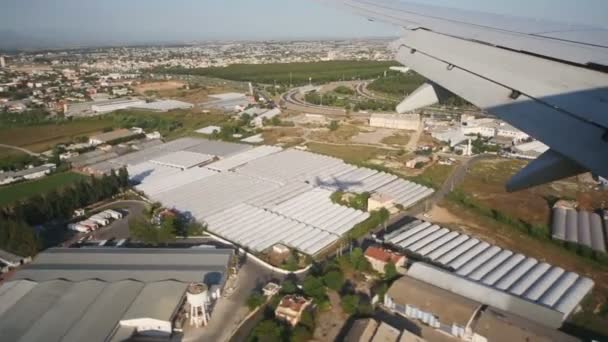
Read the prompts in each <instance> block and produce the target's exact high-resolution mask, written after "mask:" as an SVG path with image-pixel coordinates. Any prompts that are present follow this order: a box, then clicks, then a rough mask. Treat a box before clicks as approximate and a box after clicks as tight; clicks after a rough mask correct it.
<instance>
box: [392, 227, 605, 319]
mask: <svg viewBox="0 0 608 342" xmlns="http://www.w3.org/2000/svg"><path fill="white" fill-rule="evenodd" d="M384 242H385V243H387V244H389V245H392V246H395V247H396V248H399V249H402V250H405V251H407V252H408V253H410V254H411V255H413V256H416V257H418V258H422V259H423V260H427V261H430V262H432V263H434V264H436V265H439V266H441V267H443V268H445V269H447V270H451V271H452V272H450V271H444V270H443V269H440V268H436V267H431V266H427V265H426V264H423V263H415V264H414V266H412V267H411V268H410V270H409V271H408V275H410V276H411V277H413V278H416V279H418V280H421V281H424V282H426V283H429V284H432V285H434V286H437V287H439V288H442V289H445V290H448V291H450V292H453V293H456V294H459V295H461V296H464V297H466V298H468V299H472V300H474V301H478V302H481V303H485V304H488V305H490V306H492V307H494V308H497V309H500V310H504V311H506V312H510V313H513V314H516V315H519V316H521V317H525V318H527V319H529V320H531V321H534V322H537V323H539V324H542V325H545V326H549V327H552V328H559V327H560V326H561V325H562V322H563V321H564V320H566V319H567V318H568V317H569V316H570V315H571V314H572V313H573V312H574V311H575V309H576V308H577V307H578V305H579V304H580V302H581V301H582V300H583V298H585V296H586V295H587V294H588V293H589V292H590V291H591V290H592V288H593V286H594V283H593V281H592V280H591V279H589V278H587V277H583V276H579V275H578V274H576V273H572V272H567V271H565V270H564V269H562V268H560V267H554V266H551V265H549V264H547V263H545V262H542V261H539V260H536V259H534V258H528V257H526V256H524V255H522V254H516V253H513V252H512V251H509V250H506V249H502V248H500V247H498V246H493V245H491V244H489V243H487V242H484V241H480V240H478V239H475V238H473V237H471V236H468V235H465V234H460V233H457V232H453V231H450V230H449V229H447V228H442V227H440V226H438V225H433V224H431V223H429V222H422V221H419V220H416V221H413V222H410V223H408V224H407V225H405V226H404V227H402V228H401V229H398V230H396V231H393V232H391V233H389V234H387V235H386V236H385V237H384Z"/></svg>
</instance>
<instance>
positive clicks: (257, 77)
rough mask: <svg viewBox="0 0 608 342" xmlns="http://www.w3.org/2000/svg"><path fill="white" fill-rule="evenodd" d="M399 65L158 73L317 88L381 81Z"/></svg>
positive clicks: (289, 66)
mask: <svg viewBox="0 0 608 342" xmlns="http://www.w3.org/2000/svg"><path fill="white" fill-rule="evenodd" d="M396 65H398V64H397V63H396V62H376V61H330V62H309V63H276V64H234V65H230V66H228V67H225V68H203V69H184V68H169V69H160V70H156V72H159V73H166V74H176V75H201V76H209V77H215V78H222V79H227V80H233V81H244V82H255V83H263V84H273V83H274V82H276V83H279V84H292V85H305V84H308V83H309V79H312V82H313V83H315V84H320V83H327V82H334V81H339V80H354V79H371V78H377V77H380V76H381V75H383V74H384V72H385V71H386V70H387V69H388V68H389V67H391V66H396Z"/></svg>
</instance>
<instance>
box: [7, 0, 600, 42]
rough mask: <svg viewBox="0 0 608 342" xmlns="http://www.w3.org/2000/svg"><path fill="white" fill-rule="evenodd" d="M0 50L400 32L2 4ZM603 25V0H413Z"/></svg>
mask: <svg viewBox="0 0 608 342" xmlns="http://www.w3.org/2000/svg"><path fill="white" fill-rule="evenodd" d="M0 1H1V2H2V4H0V8H1V9H2V11H0V48H3V49H5V50H6V49H13V50H16V49H43V48H69V47H95V46H123V45H146V44H186V43H193V42H203V41H224V40H234V41H252V40H255V41H260V40H312V39H315V40H321V39H353V38H377V37H394V36H397V35H398V33H399V28H397V27H394V26H389V25H385V24H382V23H377V22H370V21H368V20H366V19H365V18H363V17H360V16H357V15H354V14H351V13H348V11H345V10H341V9H340V10H338V9H336V8H334V7H332V6H328V5H326V4H323V2H327V0H287V1H285V0H255V1H252V0H222V1H217V0H174V1H171V2H168V1H162V0H106V1H92V0H56V1H48V0H0ZM416 2H420V3H426V4H431V5H443V6H450V7H455V8H464V9H475V10H480V11H485V12H492V13H498V14H508V15H519V16H526V17H531V18H537V19H543V20H557V21H566V22H569V23H576V24H589V25H594V26H601V27H606V26H607V25H608V1H604V0H585V1H572V0H537V1H534V2H533V3H529V2H528V0H512V1H509V2H508V3H506V2H504V1H502V0H488V1H484V2H481V3H480V2H479V1H478V0H426V1H425V0H416Z"/></svg>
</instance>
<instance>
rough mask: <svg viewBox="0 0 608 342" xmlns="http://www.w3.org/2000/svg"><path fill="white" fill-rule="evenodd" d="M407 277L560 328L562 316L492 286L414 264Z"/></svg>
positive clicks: (425, 265) (434, 268) (422, 264)
mask: <svg viewBox="0 0 608 342" xmlns="http://www.w3.org/2000/svg"><path fill="white" fill-rule="evenodd" d="M407 274H408V276H410V277H412V278H415V279H418V280H421V281H423V282H426V283H429V284H431V285H433V286H437V287H439V288H442V289H444V290H447V291H450V292H452V293H455V294H458V295H461V296H463V297H465V298H469V299H471V300H474V301H476V302H479V303H484V304H488V305H490V306H492V307H494V308H497V309H500V310H504V311H506V312H510V313H513V314H516V315H518V316H521V317H524V318H526V319H529V320H531V321H534V322H537V323H539V324H541V325H545V326H548V327H551V328H554V329H558V328H559V327H561V325H562V320H563V313H561V312H558V311H556V310H553V309H550V308H548V307H545V306H542V305H538V304H536V303H534V302H530V301H527V300H525V299H522V298H520V297H517V296H513V295H510V294H507V293H505V292H502V291H499V290H496V289H494V288H492V287H488V286H485V285H483V284H480V283H477V282H474V281H471V280H468V279H466V278H463V277H460V276H457V275H455V274H453V273H451V272H447V271H443V270H441V269H439V268H436V267H433V266H430V265H427V264H424V263H420V262H417V263H414V264H413V265H412V266H411V267H410V269H409V270H408V273H407Z"/></svg>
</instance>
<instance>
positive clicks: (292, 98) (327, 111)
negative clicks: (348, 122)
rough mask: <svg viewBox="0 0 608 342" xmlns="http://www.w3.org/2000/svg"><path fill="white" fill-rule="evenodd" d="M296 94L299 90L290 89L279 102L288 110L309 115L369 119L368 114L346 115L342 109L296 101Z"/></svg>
mask: <svg viewBox="0 0 608 342" xmlns="http://www.w3.org/2000/svg"><path fill="white" fill-rule="evenodd" d="M298 93H299V90H298V89H297V88H296V89H292V90H290V91H288V92H287V93H285V94H283V95H281V100H282V101H283V102H284V104H285V106H286V107H287V108H288V109H291V110H296V111H300V112H304V113H311V114H321V115H328V116H347V115H350V116H352V117H356V118H364V119H369V114H364V113H358V112H355V113H352V112H351V113H347V112H346V110H344V109H343V108H337V107H328V106H319V105H314V104H310V103H307V102H305V101H303V100H300V99H298V97H297V95H298Z"/></svg>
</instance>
